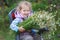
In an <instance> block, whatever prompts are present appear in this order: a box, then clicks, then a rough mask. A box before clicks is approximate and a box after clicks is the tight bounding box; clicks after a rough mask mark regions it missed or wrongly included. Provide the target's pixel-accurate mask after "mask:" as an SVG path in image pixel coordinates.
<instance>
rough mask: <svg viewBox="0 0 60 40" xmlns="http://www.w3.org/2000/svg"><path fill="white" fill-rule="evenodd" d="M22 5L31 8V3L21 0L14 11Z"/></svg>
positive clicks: (18, 9)
mask: <svg viewBox="0 0 60 40" xmlns="http://www.w3.org/2000/svg"><path fill="white" fill-rule="evenodd" d="M22 5H25V6H28V7H29V9H30V10H32V5H31V3H30V2H28V1H21V2H20V3H19V4H18V6H17V7H16V11H20V10H21V9H22Z"/></svg>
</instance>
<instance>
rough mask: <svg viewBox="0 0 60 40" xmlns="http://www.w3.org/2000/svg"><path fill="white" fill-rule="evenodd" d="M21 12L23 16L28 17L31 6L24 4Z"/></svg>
mask: <svg viewBox="0 0 60 40" xmlns="http://www.w3.org/2000/svg"><path fill="white" fill-rule="evenodd" d="M20 13H21V14H22V16H23V17H27V16H28V15H29V14H30V9H29V7H28V6H22V9H21V10H20Z"/></svg>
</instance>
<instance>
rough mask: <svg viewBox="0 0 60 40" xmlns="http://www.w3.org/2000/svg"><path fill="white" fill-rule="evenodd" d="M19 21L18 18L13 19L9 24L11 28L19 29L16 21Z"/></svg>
mask: <svg viewBox="0 0 60 40" xmlns="http://www.w3.org/2000/svg"><path fill="white" fill-rule="evenodd" d="M20 22H21V20H20V19H19V18H16V19H14V20H13V21H12V23H11V24H10V28H11V30H13V31H16V32H17V31H18V29H19V27H18V26H17V25H18V23H20Z"/></svg>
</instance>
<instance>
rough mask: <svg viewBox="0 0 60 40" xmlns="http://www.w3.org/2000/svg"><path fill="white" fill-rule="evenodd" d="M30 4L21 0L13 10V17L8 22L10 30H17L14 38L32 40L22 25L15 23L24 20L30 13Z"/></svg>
mask: <svg viewBox="0 0 60 40" xmlns="http://www.w3.org/2000/svg"><path fill="white" fill-rule="evenodd" d="M31 11H32V6H31V3H30V2H28V1H21V2H20V3H19V4H18V6H17V7H16V10H15V17H16V18H15V19H14V20H13V21H12V23H11V24H10V28H11V30H13V31H15V32H19V33H18V34H17V35H16V40H33V37H32V36H31V35H30V33H29V32H28V31H25V29H24V28H23V25H22V26H21V27H18V26H17V25H18V24H19V23H21V22H23V21H24V20H27V18H28V17H29V16H31V15H32V12H31Z"/></svg>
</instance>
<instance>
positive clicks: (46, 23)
mask: <svg viewBox="0 0 60 40" xmlns="http://www.w3.org/2000/svg"><path fill="white" fill-rule="evenodd" d="M54 17H55V15H52V13H49V12H46V11H38V12H34V14H33V15H32V16H30V17H29V18H28V19H27V20H25V21H23V22H22V23H20V24H18V26H19V27H20V26H23V27H24V28H25V29H26V30H29V29H32V28H34V29H40V28H45V27H48V29H49V32H48V33H44V34H43V36H44V37H45V39H50V38H51V37H52V35H54V32H55V30H56V24H55V18H54Z"/></svg>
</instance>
